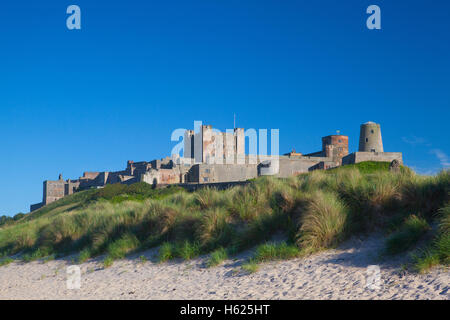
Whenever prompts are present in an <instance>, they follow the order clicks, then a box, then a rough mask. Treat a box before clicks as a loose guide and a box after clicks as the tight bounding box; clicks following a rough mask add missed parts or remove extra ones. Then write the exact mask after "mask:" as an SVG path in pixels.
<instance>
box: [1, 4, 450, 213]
mask: <svg viewBox="0 0 450 320" xmlns="http://www.w3.org/2000/svg"><path fill="white" fill-rule="evenodd" d="M71 4H76V5H78V6H80V8H81V13H82V22H81V26H82V29H81V30H74V31H69V30H68V29H67V28H66V18H67V16H68V15H67V14H66V8H67V6H69V5H71ZM370 4H377V5H379V6H380V8H381V18H382V21H381V26H382V30H368V29H367V28H366V18H367V16H368V15H367V14H366V13H365V11H366V8H367V6H368V5H370ZM449 14H450V2H448V1H410V0H408V1H398V0H396V1H381V0H371V1H364V0H347V1H331V0H330V1H300V0H298V1H288V0H283V1H280V0H273V1H268V0H226V1H224V0H214V1H211V0H201V1H200V0H168V1H153V0H149V1H144V0H142V1H137V0H128V1H111V0H108V1H92V0H89V1H87V0H73V1H72V0H71V1H70V2H69V1H62V0H57V1H56V0H55V1H50V0H42V1H31V0H30V1H20V0H17V1H4V2H2V4H1V6H0V44H1V50H0V110H1V112H0V136H1V140H0V154H1V156H0V168H1V182H0V215H1V214H7V215H12V214H15V213H17V212H28V208H29V205H30V204H31V203H36V202H40V201H41V198H42V181H43V180H45V179H56V178H57V177H58V173H60V172H61V173H63V176H64V178H72V179H74V178H77V177H78V176H80V175H81V174H82V172H83V171H97V170H98V171H101V170H106V171H112V170H120V169H122V168H124V167H125V165H126V161H127V160H129V159H130V160H135V161H140V160H151V159H154V158H160V157H163V156H165V155H167V154H169V152H170V150H171V149H172V147H173V146H174V144H175V143H173V142H171V141H170V134H171V132H172V130H174V129H176V128H192V126H193V121H194V120H203V122H204V123H208V124H212V125H213V126H214V127H217V128H219V129H221V130H224V129H226V128H232V126H233V113H236V114H237V125H238V126H239V127H244V128H249V127H251V128H257V129H258V128H269V129H270V128H279V129H280V151H281V152H287V151H290V149H292V147H295V148H296V150H297V151H299V152H304V153H307V152H313V151H317V150H319V149H320V147H321V140H320V138H321V137H322V136H324V135H328V134H333V133H335V132H336V130H341V133H342V134H347V135H349V137H350V149H351V151H355V150H356V149H357V142H358V135H359V125H360V124H361V123H363V122H366V121H369V120H370V121H375V122H379V123H381V128H382V134H383V139H384V146H385V150H386V151H402V152H403V155H404V160H405V163H406V164H407V165H409V166H411V167H413V168H415V169H416V170H417V171H418V172H421V173H433V172H437V171H439V170H440V169H441V168H443V167H445V166H449V162H450V160H449V155H450V146H449V140H448V138H449V135H448V133H447V130H448V128H449V126H448V121H449V113H450V112H449V107H450V105H449V104H450V100H449V97H450V78H449V74H450V55H449V52H450V41H449V40H450V35H449V34H450V33H449V30H450V19H449Z"/></svg>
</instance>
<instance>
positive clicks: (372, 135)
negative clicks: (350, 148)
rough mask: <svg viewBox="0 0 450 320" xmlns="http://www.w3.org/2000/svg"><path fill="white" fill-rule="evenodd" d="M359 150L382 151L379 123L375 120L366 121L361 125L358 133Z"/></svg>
mask: <svg viewBox="0 0 450 320" xmlns="http://www.w3.org/2000/svg"><path fill="white" fill-rule="evenodd" d="M359 151H362V152H383V141H382V139H381V129H380V125H379V124H378V123H375V122H371V121H369V122H366V123H363V124H362V125H361V130H360V134H359Z"/></svg>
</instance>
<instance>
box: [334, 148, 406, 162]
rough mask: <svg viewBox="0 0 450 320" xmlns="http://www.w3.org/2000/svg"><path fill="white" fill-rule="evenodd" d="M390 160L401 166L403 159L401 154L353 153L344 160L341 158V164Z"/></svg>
mask: <svg viewBox="0 0 450 320" xmlns="http://www.w3.org/2000/svg"><path fill="white" fill-rule="evenodd" d="M392 160H398V161H399V162H400V164H403V157H402V153H401V152H362V151H358V152H353V153H351V154H349V155H347V156H345V157H344V158H342V164H343V165H346V164H354V163H360V162H364V161H377V162H391V161H392Z"/></svg>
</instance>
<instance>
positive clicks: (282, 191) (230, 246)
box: [0, 162, 450, 271]
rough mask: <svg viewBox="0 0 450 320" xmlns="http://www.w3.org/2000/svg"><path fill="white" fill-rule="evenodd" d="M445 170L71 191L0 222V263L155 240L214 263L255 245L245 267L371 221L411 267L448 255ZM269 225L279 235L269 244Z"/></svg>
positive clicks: (381, 167) (363, 170) (178, 253)
mask: <svg viewBox="0 0 450 320" xmlns="http://www.w3.org/2000/svg"><path fill="white" fill-rule="evenodd" d="M449 191H450V172H449V171H443V172H441V173H440V174H438V175H437V176H432V177H425V176H419V175H416V174H415V173H413V172H412V171H411V170H409V169H408V168H405V167H403V168H402V170H401V172H399V173H391V172H389V170H388V164H384V163H373V162H372V163H371V162H368V163H361V164H358V165H352V166H345V167H340V168H338V169H333V170H328V171H314V172H311V173H307V174H302V175H299V176H297V177H291V178H289V179H275V178H268V177H262V178H258V179H255V180H253V181H252V182H251V183H250V184H248V185H246V186H236V187H233V188H230V189H227V190H224V191H217V190H214V189H209V188H204V189H200V190H198V191H196V192H192V193H189V192H186V191H185V190H183V189H181V188H179V187H169V188H164V189H152V188H151V186H150V185H147V184H145V183H138V184H134V185H131V186H126V185H120V184H118V185H108V186H106V187H105V188H103V189H93V190H87V191H83V192H79V193H76V194H73V195H71V196H68V197H65V198H64V199H61V200H59V201H56V202H54V203H52V204H50V205H48V206H46V207H43V208H41V209H39V210H37V211H36V212H33V213H31V214H27V215H25V216H24V217H22V218H21V219H19V220H18V221H13V222H9V223H8V224H5V225H3V226H0V265H2V264H7V263H9V262H11V261H12V258H15V259H21V260H24V261H31V260H34V259H41V258H43V259H51V258H54V257H57V256H64V255H68V254H73V253H77V254H78V261H79V262H83V261H85V260H86V259H88V258H91V257H94V256H99V255H102V254H105V257H106V258H105V266H108V265H110V264H112V263H113V261H114V260H115V259H119V258H123V257H125V256H126V255H127V254H130V253H132V252H138V251H140V250H143V249H147V248H151V247H156V246H159V258H160V260H161V261H165V260H168V259H173V258H183V259H191V258H193V257H195V256H198V255H200V254H209V255H210V258H209V265H210V266H214V265H217V264H219V263H220V262H221V261H223V260H224V259H225V258H226V257H227V256H229V255H233V254H235V253H237V252H239V251H242V250H245V249H248V248H251V247H256V249H255V254H254V257H253V258H252V259H251V260H250V261H249V263H248V264H247V265H246V266H245V268H247V269H248V270H249V271H254V270H256V268H257V264H258V263H259V262H262V261H267V260H273V259H288V258H292V257H298V256H302V255H305V254H309V253H312V252H316V251H318V250H322V249H326V248H331V247H334V246H336V245H338V244H339V243H341V242H342V241H343V240H345V239H347V238H348V237H350V236H352V235H355V234H359V233H368V232H372V231H375V230H378V231H380V230H381V231H382V232H384V233H385V234H386V249H385V251H386V252H385V253H386V255H395V254H398V253H402V252H405V251H410V250H413V249H415V247H416V245H417V243H421V244H422V251H420V252H418V251H417V250H416V249H415V251H414V252H415V257H414V258H413V263H414V266H415V268H416V269H417V270H418V271H424V270H426V269H428V268H430V267H432V266H434V265H437V264H448V263H449V262H450V258H449V256H450V233H449V232H450V227H449V226H450V205H449V202H450V201H449ZM275 234H277V235H278V234H283V235H284V236H285V239H286V241H285V242H282V243H276V244H275V243H271V242H270V239H271V238H272V237H273V236H274V235H275Z"/></svg>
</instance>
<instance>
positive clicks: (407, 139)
mask: <svg viewBox="0 0 450 320" xmlns="http://www.w3.org/2000/svg"><path fill="white" fill-rule="evenodd" d="M402 140H403V142H405V143H407V144H410V145H412V146H417V145H421V144H424V145H426V146H431V144H430V143H428V142H427V140H426V139H425V138H422V137H416V136H409V137H402Z"/></svg>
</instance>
